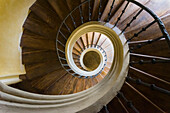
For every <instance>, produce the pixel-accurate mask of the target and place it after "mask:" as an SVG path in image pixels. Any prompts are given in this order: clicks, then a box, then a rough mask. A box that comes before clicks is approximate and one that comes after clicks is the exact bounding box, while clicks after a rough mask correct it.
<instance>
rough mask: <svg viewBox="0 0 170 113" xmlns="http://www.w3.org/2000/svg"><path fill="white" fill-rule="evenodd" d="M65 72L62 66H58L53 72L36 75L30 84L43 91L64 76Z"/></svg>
mask: <svg viewBox="0 0 170 113" xmlns="http://www.w3.org/2000/svg"><path fill="white" fill-rule="evenodd" d="M66 73H67V72H66V71H65V70H64V69H63V68H59V69H57V70H56V71H54V72H51V73H48V74H46V75H44V76H43V77H38V78H36V79H34V80H32V81H31V85H32V87H34V88H36V89H38V90H41V91H42V92H44V91H46V90H47V89H48V88H49V87H50V86H51V85H53V84H54V83H55V82H56V81H58V80H60V79H61V78H62V77H63V76H65V75H66Z"/></svg>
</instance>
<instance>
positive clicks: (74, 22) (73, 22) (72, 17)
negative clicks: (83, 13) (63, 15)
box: [70, 14, 77, 28]
mask: <svg viewBox="0 0 170 113" xmlns="http://www.w3.org/2000/svg"><path fill="white" fill-rule="evenodd" d="M70 17H71V20H72V22H73V24H74V28H77V26H76V22H75V21H74V18H73V16H72V14H70Z"/></svg>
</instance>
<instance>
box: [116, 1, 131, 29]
mask: <svg viewBox="0 0 170 113" xmlns="http://www.w3.org/2000/svg"><path fill="white" fill-rule="evenodd" d="M128 5H129V1H128V2H127V4H126V6H125V8H124V9H123V10H122V13H121V15H120V16H119V17H118V19H117V21H116V23H115V25H114V27H115V26H116V25H117V24H118V22H119V21H120V19H121V17H122V15H123V13H124V12H125V10H126V8H127V6H128Z"/></svg>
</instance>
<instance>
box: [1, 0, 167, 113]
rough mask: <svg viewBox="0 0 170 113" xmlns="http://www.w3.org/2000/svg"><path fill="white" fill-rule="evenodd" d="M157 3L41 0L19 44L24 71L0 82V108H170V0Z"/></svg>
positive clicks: (115, 112) (105, 112)
mask: <svg viewBox="0 0 170 113" xmlns="http://www.w3.org/2000/svg"><path fill="white" fill-rule="evenodd" d="M159 2H160V1H159V0H36V2H35V3H34V4H33V5H32V6H31V7H30V11H29V14H28V17H27V19H26V20H25V23H24V25H23V28H24V31H23V34H22V38H21V43H20V46H21V48H22V63H23V65H24V66H25V70H26V74H24V75H20V76H19V77H20V79H21V80H22V82H20V83H17V84H13V85H11V86H7V85H5V84H3V83H0V107H2V108H3V109H4V111H5V112H7V113H22V112H23V111H24V113H30V111H31V112H32V113H47V112H49V113H59V112H63V113H75V112H80V113H96V112H99V113H109V112H110V113H126V112H127V113H133V112H135V113H139V112H141V113H162V112H167V113H168V112H170V97H169V96H170V87H169V86H170V76H169V73H170V69H169V66H170V49H169V47H170V37H169V34H168V33H170V21H169V20H170V15H169V9H168V6H170V2H168V1H166V0H163V2H161V3H162V4H159ZM157 4H159V6H158V5H157ZM163 5H164V7H162V6H163ZM154 7H157V9H155V8H154ZM159 7H160V8H159ZM150 9H155V10H154V11H155V12H153V11H151V10H150ZM156 14H157V15H156ZM164 24H165V25H164Z"/></svg>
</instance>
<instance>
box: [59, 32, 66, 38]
mask: <svg viewBox="0 0 170 113" xmlns="http://www.w3.org/2000/svg"><path fill="white" fill-rule="evenodd" d="M59 32H60V34H61V35H62V36H63V37H64V39H65V40H67V38H66V36H65V35H64V34H63V33H62V32H61V31H59Z"/></svg>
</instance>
